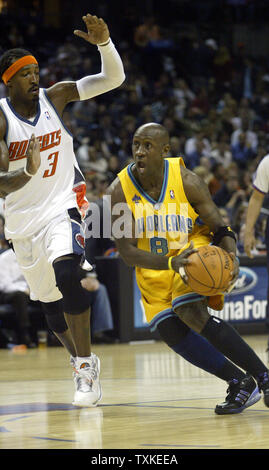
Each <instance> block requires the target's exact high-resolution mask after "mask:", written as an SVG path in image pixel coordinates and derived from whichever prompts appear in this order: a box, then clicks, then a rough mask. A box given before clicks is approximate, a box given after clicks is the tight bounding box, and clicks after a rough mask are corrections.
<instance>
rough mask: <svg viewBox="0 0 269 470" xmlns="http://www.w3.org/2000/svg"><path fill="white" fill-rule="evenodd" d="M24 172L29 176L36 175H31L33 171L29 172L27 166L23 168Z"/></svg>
mask: <svg viewBox="0 0 269 470" xmlns="http://www.w3.org/2000/svg"><path fill="white" fill-rule="evenodd" d="M23 171H24V173H25V174H26V175H27V176H31V177H32V176H34V175H31V173H29V171H27V170H26V168H24V169H23Z"/></svg>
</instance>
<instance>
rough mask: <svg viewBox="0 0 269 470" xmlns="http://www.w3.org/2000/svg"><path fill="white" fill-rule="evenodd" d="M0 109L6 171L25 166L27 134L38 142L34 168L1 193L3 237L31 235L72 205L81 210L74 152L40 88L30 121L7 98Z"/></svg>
mask: <svg viewBox="0 0 269 470" xmlns="http://www.w3.org/2000/svg"><path fill="white" fill-rule="evenodd" d="M0 108H1V110H2V111H3V113H4V115H5V117H6V121H7V133H6V144H7V147H8V151H9V171H14V170H18V169H20V168H23V167H25V165H26V155H25V153H26V151H27V147H28V143H29V140H30V138H31V135H32V134H35V136H36V137H38V139H39V141H40V156H41V165H40V168H39V170H38V172H37V173H36V174H35V175H34V176H33V177H32V178H31V179H30V180H29V182H28V183H26V185H25V186H23V188H21V189H18V190H17V191H14V192H13V193H11V194H9V195H8V196H7V197H6V200H5V236H6V238H7V239H11V240H12V239H21V238H25V237H31V236H32V235H33V234H34V233H36V232H38V231H39V230H40V229H41V228H42V227H44V226H45V225H46V224H47V223H48V222H49V221H50V220H51V219H53V218H54V217H57V216H58V215H59V214H62V213H63V212H64V211H66V210H67V209H70V208H72V207H76V208H78V210H80V212H82V211H85V210H86V208H87V205H88V203H87V200H86V199H85V194H86V184H85V180H84V177H83V175H82V174H81V171H80V169H79V166H78V163H77V160H76V157H75V154H74V150H73V138H72V136H71V134H70V133H69V131H68V130H67V129H66V128H65V126H64V124H63V122H62V121H61V119H60V117H59V116H58V114H57V112H56V110H55V108H54V106H53V104H52V103H51V102H50V100H49V98H48V96H47V94H46V91H45V89H42V88H41V89H40V93H39V104H38V112H37V115H36V117H35V119H34V120H33V121H29V120H27V119H25V118H23V117H22V116H20V115H18V113H16V111H15V110H14V109H13V108H12V106H11V104H10V102H9V100H8V98H2V99H1V100H0Z"/></svg>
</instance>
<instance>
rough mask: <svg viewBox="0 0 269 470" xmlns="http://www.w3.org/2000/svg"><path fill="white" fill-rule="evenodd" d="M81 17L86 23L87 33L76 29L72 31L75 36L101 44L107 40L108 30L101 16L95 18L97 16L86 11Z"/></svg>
mask: <svg viewBox="0 0 269 470" xmlns="http://www.w3.org/2000/svg"><path fill="white" fill-rule="evenodd" d="M82 19H83V21H84V23H85V25H86V28H87V33H85V32H84V31H80V30H77V29H76V30H75V31H74V34H75V35H76V36H79V37H80V38H82V39H85V41H88V42H90V43H91V44H95V45H98V44H102V43H104V42H107V41H108V40H109V30H108V27H107V24H106V23H105V22H104V20H103V19H102V18H97V16H93V15H90V14H89V13H88V14H87V15H85V16H83V17H82Z"/></svg>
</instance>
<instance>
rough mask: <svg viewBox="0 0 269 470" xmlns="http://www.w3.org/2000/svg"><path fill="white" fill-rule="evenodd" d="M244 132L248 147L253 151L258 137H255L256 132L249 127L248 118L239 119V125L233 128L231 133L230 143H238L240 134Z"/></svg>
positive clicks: (255, 148)
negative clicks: (235, 128) (237, 127)
mask: <svg viewBox="0 0 269 470" xmlns="http://www.w3.org/2000/svg"><path fill="white" fill-rule="evenodd" d="M242 132H244V134H245V136H246V142H247V144H248V145H249V146H250V148H251V149H252V150H253V152H256V150H257V146H258V139H257V134H256V133H255V132H253V131H252V130H250V128H249V120H248V118H245V117H244V118H243V119H242V121H241V127H240V128H239V129H237V130H235V131H234V132H233V133H232V135H231V145H232V146H234V145H236V144H238V143H239V141H240V135H241V133H242Z"/></svg>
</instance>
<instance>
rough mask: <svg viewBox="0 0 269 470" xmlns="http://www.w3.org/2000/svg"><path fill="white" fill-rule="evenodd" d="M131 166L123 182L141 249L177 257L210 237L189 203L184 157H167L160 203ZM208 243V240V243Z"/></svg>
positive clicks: (125, 173)
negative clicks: (195, 241)
mask: <svg viewBox="0 0 269 470" xmlns="http://www.w3.org/2000/svg"><path fill="white" fill-rule="evenodd" d="M133 165H134V164H130V165H129V166H128V167H126V168H125V169H123V170H122V171H121V172H120V173H119V174H118V176H119V179H120V182H121V185H122V189H123V192H124V195H125V198H126V202H127V204H128V206H129V208H130V210H131V211H132V214H133V217H134V220H135V235H136V238H137V240H138V243H137V247H138V248H140V249H142V250H145V251H150V252H151V253H155V254H159V255H163V256H174V255H176V254H178V252H179V251H181V250H183V249H185V248H187V245H188V244H189V243H190V242H191V240H192V239H193V238H196V237H200V236H202V238H204V236H207V237H208V236H209V228H208V227H207V226H205V225H204V224H203V223H202V221H201V220H200V219H199V216H198V214H197V213H196V212H195V210H194V209H193V207H192V206H191V204H190V203H189V202H188V200H187V197H186V194H185V192H184V188H183V182H182V177H181V171H180V166H181V165H183V166H184V161H183V159H182V158H166V159H165V162H164V178H163V185H162V190H161V193H160V197H159V199H158V201H155V200H153V199H152V198H151V197H150V196H149V195H148V194H147V193H146V192H145V191H144V190H143V188H142V187H141V186H140V184H139V183H138V181H137V180H136V179H135V177H134V175H133V172H132V167H133ZM207 243H208V241H207Z"/></svg>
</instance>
